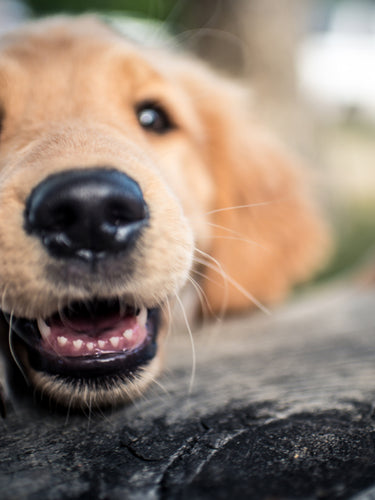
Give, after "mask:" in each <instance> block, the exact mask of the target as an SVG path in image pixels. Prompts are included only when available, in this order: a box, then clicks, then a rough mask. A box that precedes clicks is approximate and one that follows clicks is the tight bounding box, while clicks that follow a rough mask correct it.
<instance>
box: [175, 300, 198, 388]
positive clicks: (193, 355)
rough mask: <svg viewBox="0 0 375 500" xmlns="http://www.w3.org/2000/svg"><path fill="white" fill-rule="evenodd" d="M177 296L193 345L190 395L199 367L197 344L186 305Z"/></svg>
mask: <svg viewBox="0 0 375 500" xmlns="http://www.w3.org/2000/svg"><path fill="white" fill-rule="evenodd" d="M175 296H176V299H177V302H178V303H179V305H180V308H181V312H182V315H183V318H184V321H185V324H186V328H187V331H188V333H189V338H190V344H191V355H192V365H191V376H190V382H189V394H191V393H192V390H193V385H194V381H195V373H196V366H197V358H196V352H195V344H194V338H193V333H192V331H191V328H190V324H189V321H188V318H187V316H186V311H185V308H184V305H183V303H182V301H181V299H180V297H179V296H178V294H177V293H176V294H175Z"/></svg>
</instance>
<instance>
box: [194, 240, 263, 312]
mask: <svg viewBox="0 0 375 500" xmlns="http://www.w3.org/2000/svg"><path fill="white" fill-rule="evenodd" d="M196 251H198V252H199V253H200V254H202V255H203V256H205V257H206V258H209V259H211V260H212V261H213V262H214V264H215V265H216V266H217V267H215V266H214V265H212V264H211V263H209V262H207V261H204V260H201V259H197V258H195V259H194V260H195V261H196V262H198V263H201V264H204V265H205V266H207V267H208V268H209V269H212V270H213V271H216V272H218V273H219V274H221V275H222V276H223V277H225V279H226V280H227V281H228V282H229V283H230V284H231V285H232V286H233V287H234V288H236V290H238V291H239V292H240V293H242V295H244V297H246V298H247V299H249V301H250V302H252V303H253V304H254V305H255V306H256V307H258V309H260V310H261V311H262V312H264V313H265V314H267V315H270V314H271V312H270V310H269V309H268V308H267V307H266V306H265V305H263V304H262V303H261V302H260V301H259V300H258V299H256V298H255V297H254V296H253V295H252V294H251V293H250V292H248V291H247V290H246V289H245V288H244V287H243V286H242V285H240V284H239V283H238V282H237V281H236V280H235V279H234V278H232V277H231V276H229V274H227V273H226V272H225V271H224V269H223V268H222V266H221V265H220V262H218V261H217V260H216V259H215V258H214V257H212V255H209V254H207V253H206V252H203V251H202V250H199V249H198V248H196ZM218 268H219V271H218Z"/></svg>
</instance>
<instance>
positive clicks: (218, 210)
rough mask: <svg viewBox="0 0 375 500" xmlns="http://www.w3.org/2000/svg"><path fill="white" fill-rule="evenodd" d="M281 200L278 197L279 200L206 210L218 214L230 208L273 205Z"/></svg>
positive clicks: (207, 213)
mask: <svg viewBox="0 0 375 500" xmlns="http://www.w3.org/2000/svg"><path fill="white" fill-rule="evenodd" d="M280 201H281V200H280V199H277V200H268V201H260V202H258V203H249V204H247V205H234V206H232V207H223V208H216V209H215V210H210V211H209V212H206V215H211V214H217V213H219V212H228V211H230V210H239V209H242V208H254V207H263V206H267V205H272V203H278V202H280Z"/></svg>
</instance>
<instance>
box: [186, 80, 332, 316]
mask: <svg viewBox="0 0 375 500" xmlns="http://www.w3.org/2000/svg"><path fill="white" fill-rule="evenodd" d="M203 80H204V82H203ZM190 83H191V85H193V84H194V83H195V84H197V82H194V81H193V80H190ZM198 85H199V89H198V88H197V89H196V93H195V95H198V96H199V97H198V98H197V100H196V107H197V108H198V112H199V114H200V116H201V120H202V122H203V127H204V130H205V134H206V138H205V139H206V162H207V168H208V169H209V171H210V175H211V177H212V179H213V184H214V186H215V200H214V204H213V206H212V211H211V213H210V224H211V225H210V229H211V231H212V238H211V240H210V241H211V244H210V248H208V249H207V253H208V254H209V255H210V256H211V257H212V259H208V258H206V259H205V260H206V261H207V263H208V267H206V269H205V276H206V277H205V279H204V281H203V283H202V287H203V290H204V293H205V295H206V298H207V300H208V303H209V305H210V308H211V310H212V311H214V312H215V311H219V310H221V309H222V308H223V307H225V309H226V311H229V312H230V311H238V310H243V309H246V308H247V309H248V308H250V307H254V306H256V305H257V304H258V303H262V304H268V303H274V302H276V301H278V300H280V299H281V298H283V297H284V296H285V294H286V292H287V291H288V289H289V288H290V287H291V286H292V285H293V284H294V283H297V282H299V281H303V280H305V279H307V278H308V277H309V276H310V275H311V273H312V272H313V271H314V269H316V267H317V266H318V264H319V263H321V260H322V257H323V256H324V255H325V254H326V253H327V242H328V237H327V231H326V229H325V226H324V225H323V224H322V221H321V219H320V217H319V215H318V213H317V212H316V210H315V208H314V206H313V204H312V202H311V196H310V195H309V193H308V191H307V189H306V180H307V179H306V177H305V176H306V175H307V174H306V172H304V171H302V169H300V168H299V166H296V165H295V161H294V159H292V158H291V157H290V156H289V155H288V154H287V152H286V151H284V149H283V147H282V146H281V145H279V144H278V143H277V141H276V140H274V139H272V138H271V137H269V136H268V134H267V133H265V132H264V131H263V130H262V128H261V127H260V126H259V125H258V124H256V123H255V121H254V120H253V121H252V120H251V119H250V118H249V113H248V112H247V110H246V108H247V106H246V100H245V99H244V95H243V92H241V91H240V90H239V89H237V88H236V86H232V85H231V84H228V83H227V82H225V81H223V82H222V81H221V79H220V78H215V77H214V76H213V75H210V76H209V77H208V78H206V79H205V78H203V79H202V80H201V81H200V83H199V84H198ZM307 183H308V181H307ZM224 282H226V283H224Z"/></svg>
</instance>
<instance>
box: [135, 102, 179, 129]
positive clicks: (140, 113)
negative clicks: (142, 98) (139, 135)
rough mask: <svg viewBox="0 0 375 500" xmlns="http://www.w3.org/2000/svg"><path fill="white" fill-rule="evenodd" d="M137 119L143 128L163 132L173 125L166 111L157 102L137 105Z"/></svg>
mask: <svg viewBox="0 0 375 500" xmlns="http://www.w3.org/2000/svg"><path fill="white" fill-rule="evenodd" d="M136 112H137V118H138V121H139V123H140V125H141V127H143V128H144V129H145V130H149V131H151V132H155V133H157V134H165V133H166V132H169V131H170V130H172V129H173V128H175V127H174V125H173V123H172V121H171V119H170V117H169V116H168V113H167V112H166V111H165V110H164V109H163V108H162V107H161V106H159V105H158V104H156V103H153V102H145V103H142V104H140V105H139V106H137V109H136Z"/></svg>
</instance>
